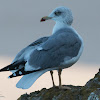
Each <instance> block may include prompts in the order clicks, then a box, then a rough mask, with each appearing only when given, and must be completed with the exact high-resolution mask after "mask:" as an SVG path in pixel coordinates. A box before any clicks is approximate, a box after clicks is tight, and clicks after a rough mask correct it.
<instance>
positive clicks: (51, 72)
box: [50, 71, 55, 87]
mask: <svg viewBox="0 0 100 100" xmlns="http://www.w3.org/2000/svg"><path fill="white" fill-rule="evenodd" d="M50 74H51V78H52V83H53V87H55V83H54V79H53V71H50Z"/></svg>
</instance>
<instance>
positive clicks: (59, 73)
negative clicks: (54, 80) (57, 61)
mask: <svg viewBox="0 0 100 100" xmlns="http://www.w3.org/2000/svg"><path fill="white" fill-rule="evenodd" d="M61 72H62V69H59V70H58V76H59V88H61Z"/></svg>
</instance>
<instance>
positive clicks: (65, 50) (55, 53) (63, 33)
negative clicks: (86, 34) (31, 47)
mask: <svg viewBox="0 0 100 100" xmlns="http://www.w3.org/2000/svg"><path fill="white" fill-rule="evenodd" d="M40 46H41V48H42V49H41V50H35V51H33V52H32V54H31V55H30V58H29V60H28V63H29V65H30V66H32V67H34V68H36V69H37V68H39V67H40V69H45V68H51V67H57V66H59V65H60V63H61V62H63V61H64V58H65V57H68V58H72V57H75V56H77V54H78V52H79V49H80V46H81V40H80V39H79V37H78V36H77V34H75V32H74V31H73V30H71V29H62V30H59V31H58V32H56V33H55V34H53V35H52V36H50V37H49V39H48V40H47V41H46V42H44V43H43V44H42V45H40Z"/></svg>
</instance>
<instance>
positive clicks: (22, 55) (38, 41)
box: [13, 37, 48, 62]
mask: <svg viewBox="0 0 100 100" xmlns="http://www.w3.org/2000/svg"><path fill="white" fill-rule="evenodd" d="M47 39H48V37H42V38H39V39H38V40H36V41H34V42H33V43H31V44H30V45H28V46H27V47H25V48H24V49H22V50H21V51H20V52H19V53H18V54H17V55H16V57H15V59H14V60H13V62H16V61H17V60H19V59H24V56H25V54H26V53H27V51H30V50H31V49H34V48H35V46H39V45H40V44H41V43H43V42H45V41H46V40H47Z"/></svg>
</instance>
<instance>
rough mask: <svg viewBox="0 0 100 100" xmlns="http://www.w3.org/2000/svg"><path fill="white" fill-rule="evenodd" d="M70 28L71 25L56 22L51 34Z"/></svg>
mask: <svg viewBox="0 0 100 100" xmlns="http://www.w3.org/2000/svg"><path fill="white" fill-rule="evenodd" d="M66 27H71V25H68V24H67V23H64V22H56V24H55V26H54V27H53V31H52V34H54V33H55V32H56V31H58V30H59V29H61V28H66Z"/></svg>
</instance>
